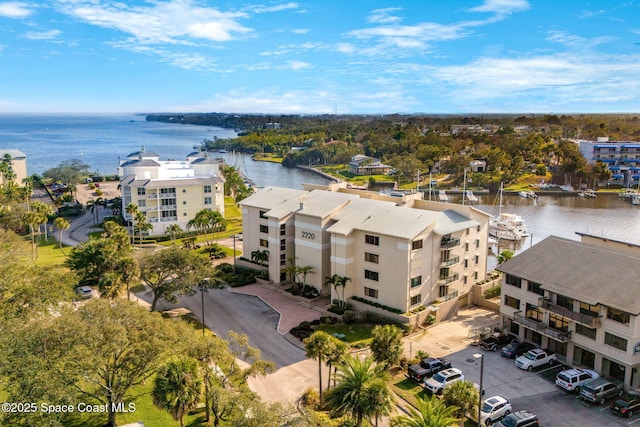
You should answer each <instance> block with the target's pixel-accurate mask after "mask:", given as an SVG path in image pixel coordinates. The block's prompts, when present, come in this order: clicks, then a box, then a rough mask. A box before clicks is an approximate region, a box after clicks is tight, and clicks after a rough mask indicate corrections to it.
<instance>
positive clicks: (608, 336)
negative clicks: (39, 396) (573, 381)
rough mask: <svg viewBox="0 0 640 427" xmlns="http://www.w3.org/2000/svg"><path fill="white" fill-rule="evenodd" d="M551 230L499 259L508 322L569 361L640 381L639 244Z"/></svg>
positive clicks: (638, 384) (627, 381)
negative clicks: (505, 258) (575, 237)
mask: <svg viewBox="0 0 640 427" xmlns="http://www.w3.org/2000/svg"><path fill="white" fill-rule="evenodd" d="M578 234H579V235H580V236H581V241H574V240H568V239H564V238H560V237H554V236H551V237H548V238H546V239H544V240H543V241H542V242H540V243H538V244H536V245H535V246H533V247H532V248H531V249H528V250H527V251H525V252H523V253H521V254H519V255H518V256H516V257H514V258H512V259H511V260H509V261H507V262H506V263H504V264H502V265H500V266H499V267H498V270H500V271H502V272H503V273H504V274H503V283H502V300H501V304H500V316H501V320H502V323H503V326H504V328H505V329H508V330H509V331H510V332H512V333H514V334H516V335H518V336H519V337H520V339H521V340H526V341H529V342H532V343H535V344H537V345H538V346H541V347H542V348H548V349H550V350H551V351H554V352H556V353H557V354H558V355H559V356H561V357H562V358H564V359H565V361H566V363H568V364H570V365H575V366H581V367H585V368H589V369H594V370H596V371H598V372H599V373H600V374H601V375H602V376H605V377H610V378H613V379H616V380H618V381H620V382H621V383H624V387H625V389H626V390H629V389H639V388H640V372H639V371H638V368H639V367H640V317H639V316H640V293H638V289H639V287H640V278H639V275H638V271H639V269H638V265H639V262H640V246H638V245H633V244H629V243H624V242H618V241H613V240H610V239H606V238H602V237H597V236H592V235H588V234H582V233H578Z"/></svg>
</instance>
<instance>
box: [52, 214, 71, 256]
mask: <svg viewBox="0 0 640 427" xmlns="http://www.w3.org/2000/svg"><path fill="white" fill-rule="evenodd" d="M53 225H55V226H56V228H57V229H58V246H59V248H60V249H62V230H68V229H69V227H70V226H71V224H70V223H69V221H67V220H66V219H65V218H63V217H61V216H59V217H58V218H56V219H54V220H53Z"/></svg>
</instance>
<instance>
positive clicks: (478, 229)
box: [476, 225, 480, 233]
mask: <svg viewBox="0 0 640 427" xmlns="http://www.w3.org/2000/svg"><path fill="white" fill-rule="evenodd" d="M476 232H478V233H479V232H480V226H479V225H478V226H477V227H476Z"/></svg>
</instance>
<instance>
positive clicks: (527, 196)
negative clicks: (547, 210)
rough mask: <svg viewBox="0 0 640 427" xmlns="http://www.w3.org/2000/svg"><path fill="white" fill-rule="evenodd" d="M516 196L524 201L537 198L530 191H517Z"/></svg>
mask: <svg viewBox="0 0 640 427" xmlns="http://www.w3.org/2000/svg"><path fill="white" fill-rule="evenodd" d="M518 196H520V197H524V198H525V199H535V198H537V197H538V195H537V194H536V193H535V192H534V191H532V190H522V191H518Z"/></svg>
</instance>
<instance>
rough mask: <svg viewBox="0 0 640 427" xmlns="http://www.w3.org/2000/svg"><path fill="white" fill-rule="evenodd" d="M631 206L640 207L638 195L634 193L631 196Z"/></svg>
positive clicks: (639, 194)
mask: <svg viewBox="0 0 640 427" xmlns="http://www.w3.org/2000/svg"><path fill="white" fill-rule="evenodd" d="M631 204H632V205H640V193H636V194H634V195H633V196H631Z"/></svg>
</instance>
